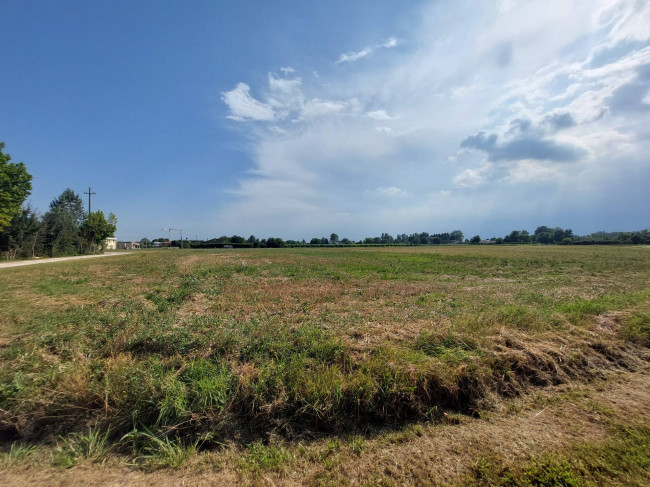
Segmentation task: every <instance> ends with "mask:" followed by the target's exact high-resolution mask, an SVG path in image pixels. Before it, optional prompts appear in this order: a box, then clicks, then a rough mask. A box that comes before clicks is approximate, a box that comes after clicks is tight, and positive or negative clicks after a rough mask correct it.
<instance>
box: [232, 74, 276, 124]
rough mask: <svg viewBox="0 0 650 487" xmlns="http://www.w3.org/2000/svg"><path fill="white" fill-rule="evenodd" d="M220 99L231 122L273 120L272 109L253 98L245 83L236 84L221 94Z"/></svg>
mask: <svg viewBox="0 0 650 487" xmlns="http://www.w3.org/2000/svg"><path fill="white" fill-rule="evenodd" d="M221 99H222V100H223V102H224V103H225V104H226V105H227V106H228V108H229V109H230V115H229V116H228V118H230V119H232V120H236V121H238V122H242V121H245V120H255V121H261V122H269V121H272V120H273V119H275V113H274V112H273V108H271V107H270V106H269V105H267V104H266V103H262V102H260V101H259V100H256V99H255V98H253V97H252V96H251V94H250V87H249V86H248V85H247V84H246V83H237V86H235V88H234V89H232V90H230V91H226V92H224V93H222V94H221Z"/></svg>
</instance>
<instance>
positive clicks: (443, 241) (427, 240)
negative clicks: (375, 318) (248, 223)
mask: <svg viewBox="0 0 650 487" xmlns="http://www.w3.org/2000/svg"><path fill="white" fill-rule="evenodd" d="M140 242H141V244H142V246H143V247H147V246H148V247H150V246H151V244H152V242H161V243H164V244H165V245H172V246H175V247H181V242H180V241H178V240H172V241H171V242H168V241H167V239H166V238H157V239H154V240H152V241H150V240H149V239H146V238H145V239H142V240H141V241H140ZM450 244H470V245H479V244H481V245H486V244H493V245H503V244H545V245H550V244H556V245H557V244H559V245H596V244H598V245H621V244H634V245H638V244H650V230H640V231H635V232H596V233H592V234H589V235H583V236H580V235H574V233H573V231H572V230H571V229H569V228H567V229H564V228H560V227H548V226H545V225H542V226H539V227H537V228H536V229H535V231H534V232H533V233H530V232H529V231H528V230H513V231H512V232H510V233H509V234H508V235H505V236H504V237H492V238H489V239H482V238H481V237H480V236H479V235H474V236H473V237H471V238H469V239H467V238H465V236H464V234H463V232H462V231H461V230H453V231H451V232H446V233H431V234H430V233H428V232H422V233H411V234H405V233H402V234H397V235H395V236H393V235H391V234H389V233H382V234H381V235H380V236H378V237H365V238H363V239H360V240H357V241H354V240H350V239H348V238H339V236H338V235H337V234H336V233H332V234H331V235H330V237H329V238H327V237H325V236H323V237H313V238H312V239H310V240H306V239H302V240H283V239H281V238H278V237H268V238H263V239H259V238H257V237H255V236H254V235H251V236H250V237H248V238H245V237H241V236H239V235H233V236H231V237H228V236H225V235H223V236H221V237H218V238H212V239H209V240H184V241H183V242H182V247H184V248H189V247H191V248H199V249H210V248H223V247H224V245H227V246H231V247H233V248H277V247H325V246H327V247H331V246H341V247H345V246H348V247H351V246H357V247H358V246H388V245H392V246H413V245H450Z"/></svg>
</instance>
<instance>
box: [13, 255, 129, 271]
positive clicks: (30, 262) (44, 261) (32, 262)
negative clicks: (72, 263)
mask: <svg viewBox="0 0 650 487" xmlns="http://www.w3.org/2000/svg"><path fill="white" fill-rule="evenodd" d="M130 253H131V252H106V253H105V254H97V255H78V256H76V257H54V258H52V259H38V260H19V261H16V262H2V263H0V269H3V268H5V267H19V266H21V265H35V264H48V263H50V262H61V261H62V260H76V259H95V258H97V257H114V256H116V255H129V254H130Z"/></svg>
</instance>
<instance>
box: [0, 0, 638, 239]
mask: <svg viewBox="0 0 650 487" xmlns="http://www.w3.org/2000/svg"><path fill="white" fill-rule="evenodd" d="M2 18H3V29H2V30H1V31H0V66H2V72H3V74H2V75H1V76H0V140H1V141H4V142H5V143H6V148H5V151H6V152H9V153H10V154H11V155H12V157H13V160H14V161H15V162H17V161H24V162H25V163H26V165H27V167H28V170H29V171H30V172H31V173H32V174H33V176H34V180H33V192H32V195H31V197H30V201H31V205H32V206H33V207H36V208H37V209H38V210H39V211H41V212H44V211H46V210H47V207H48V205H49V202H50V201H51V200H52V199H53V198H55V197H56V196H57V195H58V194H60V193H61V192H62V191H63V190H64V189H65V188H67V187H70V188H72V189H73V190H75V191H76V192H78V193H80V194H81V193H83V192H84V191H87V188H88V186H92V188H93V191H96V193H97V194H96V195H95V196H94V199H93V209H102V210H104V211H105V212H109V211H112V212H114V213H115V214H116V215H117V216H118V219H119V224H118V232H117V235H116V236H117V237H118V239H124V240H126V239H139V238H141V237H144V236H147V237H150V238H154V237H157V236H162V235H164V234H165V232H162V231H161V228H162V227H174V228H182V229H183V230H184V236H188V237H191V238H194V237H199V238H210V237H215V236H220V235H233V234H238V235H243V236H248V235H250V234H255V235H256V236H258V237H268V236H280V237H283V238H285V239H302V238H306V239H308V240H309V239H310V238H312V237H320V236H328V235H329V234H330V233H332V232H336V233H338V234H339V236H340V237H344V236H345V237H348V238H354V239H358V238H361V237H363V236H375V235H379V234H381V233H382V232H388V233H391V234H396V233H412V232H422V231H427V232H429V233H438V232H445V231H451V230H453V229H461V230H463V231H464V232H465V235H466V236H471V235H474V234H480V235H481V236H483V237H491V236H499V235H505V234H507V233H509V232H510V231H511V230H513V229H527V230H534V229H535V227H536V226H538V225H550V226H554V225H559V226H562V227H568V228H572V229H573V230H574V232H575V233H579V234H582V233H589V232H592V231H597V230H601V229H604V230H635V229H641V228H647V227H649V226H650V218H649V216H648V215H649V214H650V212H648V208H650V196H649V195H650V191H648V186H649V183H650V4H649V3H648V2H645V1H637V0H630V1H626V0H620V1H611V0H602V1H597V0H549V1H546V2H538V1H533V0H519V1H518V0H510V1H507V0H500V1H496V0H494V1H487V0H486V1H480V2H479V1H473V2H469V1H462V0H460V1H451V0H449V1H410V2H409V1H407V2H395V1H392V0H385V1H381V0H378V1H373V2H366V1H363V2H362V1H357V2H350V1H328V2H304V1H300V2H298V1H295V2H294V1H279V2H262V1H241V2H224V1H193V2H171V1H157V2H144V1H142V2H134V1H128V2H127V1H110V2H87V1H66V0H62V1H59V2H45V1H32V0H5V1H4V2H3V7H2Z"/></svg>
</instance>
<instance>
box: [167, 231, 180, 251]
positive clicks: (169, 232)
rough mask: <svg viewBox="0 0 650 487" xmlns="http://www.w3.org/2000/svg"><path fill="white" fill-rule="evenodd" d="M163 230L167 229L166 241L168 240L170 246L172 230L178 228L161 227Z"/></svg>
mask: <svg viewBox="0 0 650 487" xmlns="http://www.w3.org/2000/svg"><path fill="white" fill-rule="evenodd" d="M164 230H167V241H168V242H169V246H170V247H171V246H172V230H178V228H163V231H164ZM181 231H182V230H181Z"/></svg>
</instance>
